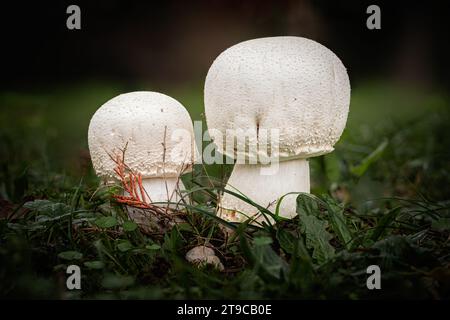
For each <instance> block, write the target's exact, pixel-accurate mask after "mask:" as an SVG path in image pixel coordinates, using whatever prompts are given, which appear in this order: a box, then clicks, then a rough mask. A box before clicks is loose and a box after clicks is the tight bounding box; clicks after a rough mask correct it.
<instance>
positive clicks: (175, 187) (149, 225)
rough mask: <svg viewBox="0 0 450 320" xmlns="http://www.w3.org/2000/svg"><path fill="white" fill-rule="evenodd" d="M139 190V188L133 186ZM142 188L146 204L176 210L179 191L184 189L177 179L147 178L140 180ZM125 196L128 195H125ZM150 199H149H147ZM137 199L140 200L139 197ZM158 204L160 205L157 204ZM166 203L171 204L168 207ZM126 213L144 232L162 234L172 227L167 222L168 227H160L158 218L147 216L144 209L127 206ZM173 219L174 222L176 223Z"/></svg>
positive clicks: (170, 223)
mask: <svg viewBox="0 0 450 320" xmlns="http://www.w3.org/2000/svg"><path fill="white" fill-rule="evenodd" d="M135 187H136V188H139V186H135ZM142 187H143V188H144V193H145V200H146V202H148V203H156V204H155V205H156V206H158V207H168V208H176V207H177V205H176V204H175V203H178V201H180V193H179V190H184V189H185V187H184V185H183V182H182V181H181V179H179V178H177V177H168V178H147V179H142ZM125 195H128V193H126V194H125ZM149 197H150V199H149ZM139 198H141V199H142V197H141V196H140V197H139ZM157 202H160V203H157ZM167 202H171V204H170V205H168V204H167ZM127 212H128V214H129V216H130V218H131V219H132V220H134V221H135V222H136V223H137V224H139V225H140V227H141V228H142V229H143V230H144V231H146V232H152V231H155V230H156V231H159V232H162V233H164V232H165V231H167V230H168V229H170V228H171V226H172V225H173V223H174V222H173V221H172V222H170V221H169V222H168V225H166V226H165V225H162V224H161V223H162V221H161V220H160V217H158V216H155V215H152V214H149V212H147V211H146V210H145V209H140V208H134V207H130V206H127ZM177 221H179V220H177V218H175V222H177Z"/></svg>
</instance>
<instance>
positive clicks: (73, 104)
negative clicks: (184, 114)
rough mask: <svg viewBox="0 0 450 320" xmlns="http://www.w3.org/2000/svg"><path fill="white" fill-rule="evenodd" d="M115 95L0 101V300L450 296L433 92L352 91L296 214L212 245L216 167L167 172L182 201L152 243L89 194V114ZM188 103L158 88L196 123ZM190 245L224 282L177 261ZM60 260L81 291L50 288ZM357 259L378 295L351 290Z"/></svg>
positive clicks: (68, 90) (444, 147) (442, 133)
mask: <svg viewBox="0 0 450 320" xmlns="http://www.w3.org/2000/svg"><path fill="white" fill-rule="evenodd" d="M141 89H142V90H144V89H147V90H148V88H145V87H143V88H141ZM125 91H129V89H127V88H124V87H122V86H120V85H119V84H101V83H100V84H99V83H87V84H84V85H78V86H72V87H63V86H61V87H59V88H56V89H55V88H54V89H51V90H50V89H49V88H42V89H41V90H40V91H35V92H4V93H1V94H0V110H1V112H0V155H1V157H0V201H1V203H0V297H22V298H57V299H62V298H64V299H72V298H73V299H76V298H99V299H101V298H123V299H126V298H138V299H145V298H149V299H159V298H169V299H170V298H194V299H197V298H200V299H201V298H204V299H210V298H243V299H244V298H245V299H249V298H256V299H260V298H261V299H269V298H270V299H272V298H302V299H335V298H343V299H364V298H414V299H417V298H419V299H421V298H435V299H439V298H447V299H448V298H449V297H450V288H449V283H450V271H449V265H450V255H449V253H450V250H449V249H450V243H449V236H450V189H449V187H448V186H449V183H450V177H449V172H450V161H449V159H450V157H449V156H450V154H449V150H450V137H449V136H448V123H449V120H450V112H449V100H448V97H447V96H445V95H443V94H440V93H438V92H434V93H426V92H422V91H419V90H411V89H407V88H399V87H396V86H394V85H392V84H390V85H380V84H379V83H368V84H366V85H364V86H359V87H358V86H357V87H356V88H354V89H353V91H352V103H351V107H350V115H349V119H348V124H347V128H346V130H345V132H344V134H343V136H342V138H341V140H340V142H339V143H338V145H337V146H336V150H335V152H333V153H331V154H329V155H326V156H322V157H318V158H314V159H311V177H312V195H306V194H300V195H299V196H298V199H297V204H298V208H297V211H298V213H299V216H298V217H297V218H295V219H293V220H291V221H284V220H282V221H277V223H275V224H273V225H269V224H265V225H262V226H260V227H259V228H255V227H251V226H249V225H247V224H241V225H238V226H235V228H236V231H235V235H234V236H233V237H231V238H230V239H228V240H225V239H224V236H223V234H222V233H221V231H220V228H219V225H220V224H224V223H225V222H223V221H220V219H218V218H217V217H215V212H214V206H215V203H216V200H217V193H218V192H221V190H222V187H223V181H224V179H225V178H226V177H227V175H228V174H229V173H230V170H231V169H232V167H231V166H229V165H228V166H218V165H212V166H206V167H197V168H195V170H194V174H189V175H186V176H184V177H183V180H184V181H185V185H186V186H187V187H188V189H189V190H188V193H189V197H190V198H191V200H192V202H193V205H192V206H186V208H185V211H186V213H187V215H186V223H184V224H181V225H179V226H177V227H175V228H174V229H172V231H170V232H168V233H167V234H165V235H163V236H147V235H144V234H143V233H141V231H139V229H138V228H136V226H135V225H134V224H133V223H132V222H130V221H128V219H127V215H126V214H125V213H124V210H123V208H122V207H121V206H120V205H118V204H117V203H115V201H114V200H113V198H112V195H113V194H114V193H115V192H117V188H100V189H99V188H98V185H99V181H98V179H97V178H96V177H95V174H94V172H93V169H92V167H91V164H90V160H89V157H88V151H87V127H88V124H89V119H90V117H91V116H92V114H93V113H94V112H95V110H96V109H97V108H98V107H99V106H100V105H101V104H102V103H104V102H105V101H107V100H108V99H110V98H111V97H113V96H115V95H117V94H119V93H121V92H125ZM201 92H202V89H201V86H192V87H186V88H172V89H171V90H170V91H168V92H166V93H167V94H170V95H172V96H173V97H174V98H176V99H178V100H179V101H181V102H182V103H183V104H184V105H185V106H186V107H187V108H188V109H189V112H190V114H191V116H192V118H193V120H201V119H202V115H201V113H202V108H203V107H202V105H203V102H202V96H201ZM211 181H213V182H214V183H211ZM243 199H244V200H245V201H248V202H249V203H251V199H247V198H245V197H244V198H243ZM275 211H276V210H275ZM275 213H276V212H270V211H265V214H266V215H273V214H275ZM205 243H206V244H208V245H211V246H214V247H215V248H216V252H217V254H218V256H219V258H220V259H221V261H222V263H223V264H224V265H225V272H219V271H217V270H214V269H212V268H209V267H207V268H203V269H199V268H197V267H194V266H192V265H190V264H188V263H187V262H186V261H185V259H184V255H185V253H186V252H187V251H188V250H189V249H190V248H192V247H194V246H196V245H201V244H205ZM70 264H77V265H79V266H80V267H81V269H82V290H81V291H67V290H66V289H65V280H66V276H67V275H66V273H65V271H66V268H67V266H68V265H70ZM372 264H376V265H379V266H380V268H381V271H382V290H373V291H370V290H368V289H367V288H366V279H367V277H368V275H367V273H366V269H367V267H368V266H369V265H372Z"/></svg>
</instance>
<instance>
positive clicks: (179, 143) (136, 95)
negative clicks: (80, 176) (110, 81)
mask: <svg viewBox="0 0 450 320" xmlns="http://www.w3.org/2000/svg"><path fill="white" fill-rule="evenodd" d="M88 142H89V151H90V154H91V159H92V163H93V166H94V169H95V171H96V173H97V175H98V176H100V177H101V178H102V180H104V181H105V182H106V183H111V182H115V181H117V179H118V178H119V177H118V176H117V174H116V172H115V171H114V169H115V168H116V167H117V163H116V162H115V161H113V159H112V158H111V157H116V156H120V157H121V156H122V155H124V158H123V162H124V163H125V165H127V166H128V167H129V168H130V169H131V170H132V171H133V172H135V173H137V174H140V175H141V177H142V185H143V187H144V189H145V193H144V196H143V197H142V196H140V200H145V201H147V202H167V201H170V202H177V201H178V200H179V199H180V196H179V190H182V189H184V186H183V183H182V181H181V180H180V175H181V174H183V173H186V172H189V171H191V170H192V165H193V162H194V155H195V154H196V153H195V152H196V149H195V142H194V133H193V127H192V120H191V118H190V116H189V113H188V112H187V110H186V109H185V108H184V107H183V105H181V104H180V103H179V102H178V101H176V100H175V99H173V98H171V97H169V96H166V95H164V94H161V93H157V92H144V91H140V92H131V93H125V94H121V95H119V96H117V97H115V98H113V99H111V100H109V101H107V102H106V103H105V104H103V105H102V106H101V107H100V108H99V109H98V110H97V111H96V112H95V114H94V116H93V117H92V119H91V122H90V124H89V132H88ZM124 149H125V152H124V153H123V154H122V152H123V151H124ZM143 198H145V199H143ZM129 212H130V215H133V214H134V215H135V216H134V217H132V218H134V219H135V220H137V222H139V223H144V220H145V217H143V216H142V211H139V210H131V211H130V210H129Z"/></svg>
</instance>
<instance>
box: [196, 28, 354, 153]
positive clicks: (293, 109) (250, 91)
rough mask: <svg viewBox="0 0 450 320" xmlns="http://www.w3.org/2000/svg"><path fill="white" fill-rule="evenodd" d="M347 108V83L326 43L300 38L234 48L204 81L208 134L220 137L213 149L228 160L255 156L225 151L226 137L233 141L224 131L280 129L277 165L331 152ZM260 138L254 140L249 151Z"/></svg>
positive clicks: (254, 42) (265, 40)
mask: <svg viewBox="0 0 450 320" xmlns="http://www.w3.org/2000/svg"><path fill="white" fill-rule="evenodd" d="M349 103H350V82H349V78H348V75H347V71H346V69H345V67H344V65H343V64H342V62H341V61H340V60H339V58H338V57H337V56H336V55H335V54H334V53H333V52H332V51H330V50H329V49H327V48H326V47H324V46H323V45H321V44H319V43H317V42H315V41H312V40H309V39H305V38H300V37H272V38H261V39H254V40H249V41H245V42H241V43H239V44H237V45H234V46H232V47H231V48H229V49H227V50H225V51H224V52H222V53H221V54H220V55H219V56H218V57H217V59H216V60H215V61H214V63H213V64H212V66H211V68H210V69H209V71H208V75H207V77H206V82H205V113H206V119H207V124H208V129H211V128H214V129H217V130H219V131H220V132H221V133H222V134H223V141H222V142H221V143H218V149H219V151H221V153H223V154H226V155H228V156H229V157H231V158H236V157H238V156H239V153H241V154H242V155H244V156H245V157H246V158H248V157H254V156H256V154H254V153H253V154H251V152H249V151H248V150H247V151H245V152H238V151H236V150H234V152H233V153H232V154H230V152H227V150H223V149H225V141H226V140H225V139H226V137H227V135H228V139H230V138H232V139H235V138H236V135H235V134H233V133H230V132H228V133H227V132H226V130H227V129H233V130H237V129H242V130H245V131H247V130H250V132H252V131H253V132H261V130H267V131H266V132H269V136H270V130H271V129H278V130H279V139H280V140H279V157H280V160H287V159H288V158H308V157H312V156H318V155H321V154H325V153H328V152H331V151H333V149H334V148H333V146H334V144H335V143H336V142H337V141H338V140H339V137H340V136H341V134H342V131H343V130H344V127H345V123H346V121H347V114H348V110H349ZM230 135H231V136H230ZM211 136H214V134H211ZM258 139H260V138H258V135H254V136H253V140H252V138H250V139H248V140H247V143H246V147H247V146H248V144H249V143H255V141H258V142H259V140H258ZM217 140H219V139H215V141H216V142H220V141H217ZM228 141H233V140H228ZM221 144H223V148H221ZM231 150H232V149H231ZM260 154H261V153H260ZM272 156H277V154H272Z"/></svg>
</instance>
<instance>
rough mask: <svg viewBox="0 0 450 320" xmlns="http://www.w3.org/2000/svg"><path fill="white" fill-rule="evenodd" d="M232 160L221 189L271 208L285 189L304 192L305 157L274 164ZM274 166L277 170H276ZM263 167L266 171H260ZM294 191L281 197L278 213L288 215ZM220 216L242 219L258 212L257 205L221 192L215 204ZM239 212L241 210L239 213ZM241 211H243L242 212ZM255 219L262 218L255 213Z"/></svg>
mask: <svg viewBox="0 0 450 320" xmlns="http://www.w3.org/2000/svg"><path fill="white" fill-rule="evenodd" d="M271 165H272V168H269V166H270V165H261V164H253V165H251V164H236V165H235V166H234V169H233V172H232V174H231V176H230V178H229V180H228V183H227V186H226V188H225V189H227V190H230V191H233V192H237V193H242V194H243V195H245V196H246V197H248V198H249V199H250V200H252V201H253V202H255V203H257V204H259V205H260V206H263V207H265V208H268V209H269V210H271V211H272V212H274V211H275V208H276V203H277V200H278V199H279V198H280V197H282V196H283V195H285V194H287V193H289V192H308V193H309V191H310V184H309V162H308V160H306V159H294V160H289V161H282V162H279V163H278V165H279V166H278V168H276V167H273V166H274V164H271ZM276 169H277V170H276ZM264 170H266V173H272V174H262V173H263V171H264ZM296 198H297V194H290V195H287V196H286V197H284V198H283V200H282V202H281V206H280V212H279V214H280V216H282V217H285V218H292V217H294V216H295V215H296V214H297V213H296V207H297V203H296ZM219 207H220V209H219V212H220V215H221V217H222V218H224V219H226V220H228V221H234V222H242V221H245V220H247V218H248V217H253V216H254V215H255V214H257V213H259V211H258V209H257V208H255V207H254V206H252V205H250V204H249V203H247V202H245V201H242V200H240V199H238V198H237V197H235V196H234V195H231V194H229V193H226V192H225V193H224V195H223V198H222V200H221V202H220V204H219ZM240 212H241V213H240ZM242 213H245V214H242ZM256 221H265V218H264V217H263V216H262V215H259V216H258V218H257V219H256Z"/></svg>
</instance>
